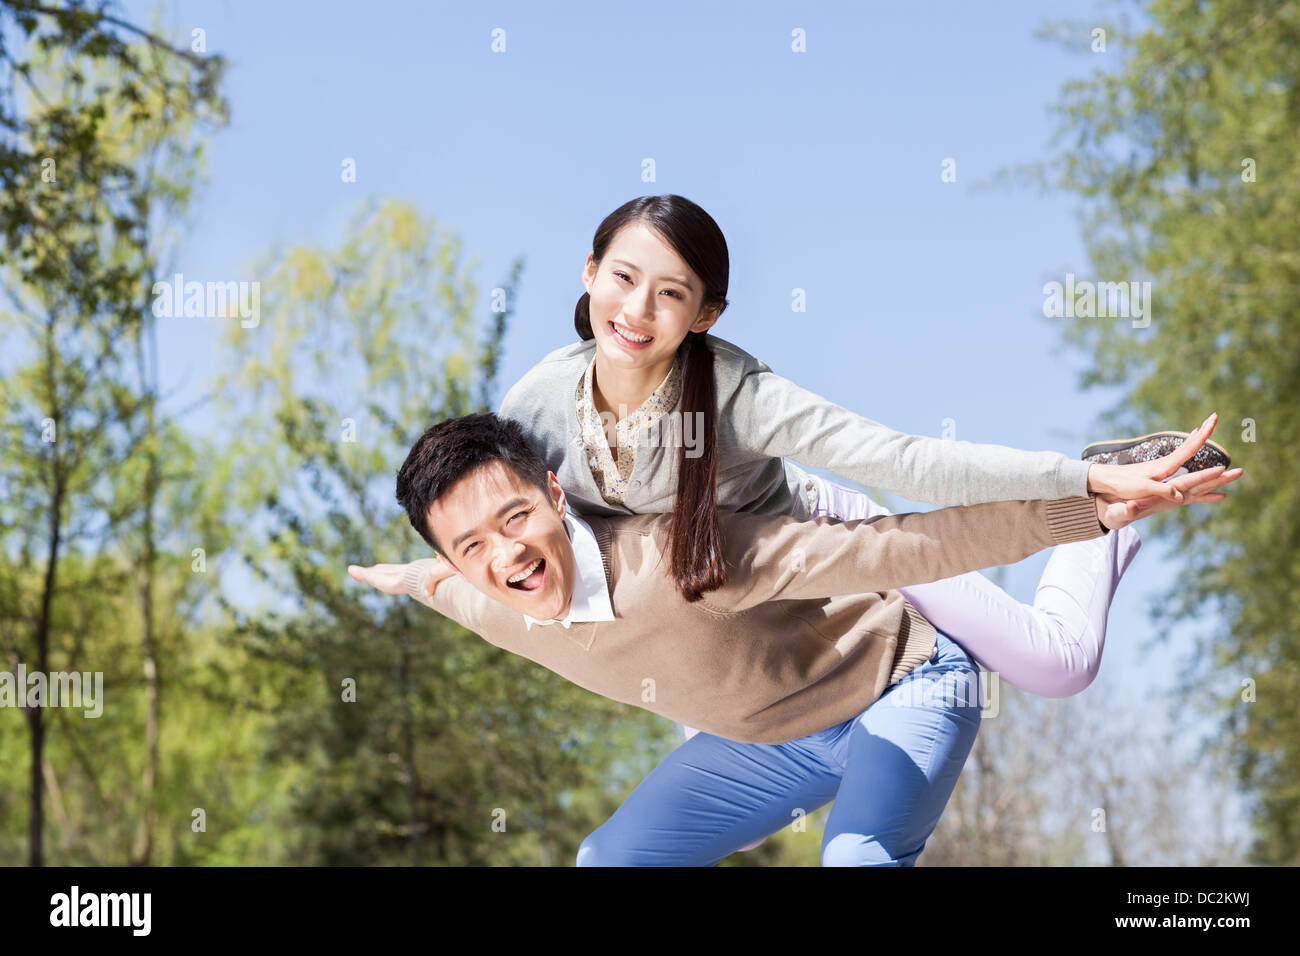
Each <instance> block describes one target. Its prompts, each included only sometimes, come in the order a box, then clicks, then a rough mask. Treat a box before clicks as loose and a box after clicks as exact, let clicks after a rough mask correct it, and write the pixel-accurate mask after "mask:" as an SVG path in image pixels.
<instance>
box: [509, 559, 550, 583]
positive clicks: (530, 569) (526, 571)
mask: <svg viewBox="0 0 1300 956" xmlns="http://www.w3.org/2000/svg"><path fill="white" fill-rule="evenodd" d="M541 563H542V559H541V558H538V559H537V560H536V561H534V562H533V563H532V564H530V565H529V566H528V567H526V568H524V569H523V570H522V571H520V572H519V573H518V574H516V575H515V576H514V577H513V578H507V579H506V580H507V581H509V583H511V584H518V583H519V582H520V581H522V580H523V579H524V578H526V577H528V575H530V574H532V573H533V572H534V571H536V570H537V566H538V565H539V564H541Z"/></svg>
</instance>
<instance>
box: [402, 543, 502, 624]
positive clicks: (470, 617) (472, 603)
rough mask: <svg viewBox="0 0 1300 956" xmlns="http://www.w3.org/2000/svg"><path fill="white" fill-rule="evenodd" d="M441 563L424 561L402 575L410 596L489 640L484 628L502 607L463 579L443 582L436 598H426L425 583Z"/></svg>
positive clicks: (434, 596)
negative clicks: (435, 567) (431, 572)
mask: <svg viewBox="0 0 1300 956" xmlns="http://www.w3.org/2000/svg"><path fill="white" fill-rule="evenodd" d="M437 563H438V560H437V559H436V558H420V559H418V560H415V561H412V562H410V563H409V564H408V565H407V566H406V570H405V571H404V572H403V573H402V584H403V585H404V586H405V587H406V594H407V596H408V597H411V598H414V599H415V600H416V601H419V602H420V603H421V604H423V605H424V606H425V607H427V608H432V609H433V610H435V611H437V612H438V613H439V614H441V615H442V616H443V617H448V618H451V619H452V620H453V621H455V622H456V623H457V624H459V625H460V626H461V627H464V628H466V629H468V630H471V631H473V632H474V633H476V634H480V635H483V636H485V637H486V636H487V635H486V634H484V628H485V626H486V625H487V624H488V622H489V620H490V619H491V617H492V616H493V612H494V611H495V610H497V609H499V608H500V605H498V604H496V602H494V601H492V600H490V599H489V598H488V597H487V596H486V595H484V594H483V593H482V592H481V591H479V590H478V589H477V588H476V587H474V585H472V584H470V583H469V582H468V581H466V580H465V579H464V578H463V577H461V576H460V575H453V576H452V577H449V578H445V579H443V580H442V581H439V582H438V587H437V588H436V589H435V590H434V592H433V595H432V596H429V595H427V594H425V593H424V579H425V578H426V577H428V576H429V572H430V571H431V570H432V569H433V567H434V566H435V565H436V564H437ZM494 643H495V642H494Z"/></svg>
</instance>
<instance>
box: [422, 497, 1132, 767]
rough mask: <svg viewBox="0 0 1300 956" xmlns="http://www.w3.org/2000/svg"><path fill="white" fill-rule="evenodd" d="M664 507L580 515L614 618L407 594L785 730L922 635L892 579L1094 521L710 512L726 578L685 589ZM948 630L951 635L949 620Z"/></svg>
mask: <svg viewBox="0 0 1300 956" xmlns="http://www.w3.org/2000/svg"><path fill="white" fill-rule="evenodd" d="M670 517H671V516H670V515H667V514H648V515H631V516H627V517H623V516H618V517H607V518H601V517H595V516H587V515H584V516H583V519H584V520H585V521H587V522H588V524H590V526H591V528H592V530H593V531H594V532H595V534H596V539H597V541H598V542H599V544H600V550H601V556H602V558H603V560H604V565H605V577H606V581H607V582H608V585H609V593H610V600H611V602H612V604H613V607H614V617H615V620H613V621H598V622H575V623H573V624H572V625H571V626H570V627H568V628H567V629H566V628H562V627H558V626H557V627H535V628H533V629H532V630H531V631H529V630H526V629H525V627H524V619H523V615H522V614H520V613H519V612H518V611H513V610H511V609H509V608H507V607H506V606H505V605H503V604H499V603H497V602H496V601H494V600H492V599H491V598H488V597H486V596H485V595H484V594H482V593H481V592H480V591H478V590H477V589H475V588H474V587H473V586H472V585H470V584H469V583H468V582H466V581H465V579H464V578H462V577H460V576H459V575H457V576H454V577H451V578H448V579H447V580H445V581H443V582H441V583H440V584H439V585H438V588H437V591H436V592H435V594H434V595H433V597H432V598H428V597H425V596H424V595H423V594H422V584H423V581H424V578H425V576H426V575H427V574H428V571H429V567H430V566H431V565H432V564H433V563H434V560H433V559H422V560H418V561H414V562H412V563H411V565H410V566H409V567H408V568H407V571H406V574H405V585H406V591H407V594H409V595H410V596H411V597H413V598H415V599H416V600H418V601H420V602H421V603H423V604H426V605H427V606H429V607H431V608H433V609H434V610H436V611H438V612H439V613H441V614H443V615H445V616H446V617H449V618H451V619H452V620H454V621H456V622H457V623H459V624H461V625H462V626H464V627H466V628H468V629H469V630H471V631H473V632H475V633H476V634H479V635H480V636H482V637H483V638H484V639H485V640H487V641H488V642H490V643H492V644H494V645H496V646H497V647H501V648H504V649H505V650H508V651H510V652H511V653H514V654H519V655H521V656H523V657H527V658H528V659H529V660H532V661H536V662H537V663H538V664H541V665H542V666H543V667H545V668H547V669H549V670H551V671H554V672H555V673H557V674H559V675H560V676H562V677H564V678H566V679H568V680H570V681H572V682H573V683H575V684H577V685H578V686H580V687H585V688H586V689H588V690H590V691H592V692H594V693H597V694H600V695H602V696H604V697H609V698H612V699H613V700H618V701H622V702H623V703H626V704H631V705H633V706H636V707H643V708H645V709H646V710H649V711H653V712H654V713H656V714H660V715H662V716H664V717H667V718H668V719H670V720H673V721H676V722H678V723H682V724H687V725H689V726H691V727H698V728H699V729H700V730H703V731H706V732H708V733H711V734H716V735H718V736H721V737H727V738H729V739H731V740H736V741H740V742H744V743H782V742H784V741H788V740H794V739H796V738H798V737H803V736H806V735H808V734H812V733H816V732H817V731H820V730H825V729H826V728H828V727H832V726H834V725H835V724H838V723H842V722H843V721H845V720H848V719H849V718H850V717H853V716H855V715H856V714H858V713H860V712H861V711H862V710H864V709H865V708H866V707H867V706H868V705H870V704H871V703H872V702H873V701H875V700H876V699H877V698H878V697H879V696H880V695H881V694H882V693H883V692H884V691H885V689H886V688H887V687H889V686H890V685H892V684H894V683H897V682H898V681H899V680H901V679H902V678H903V677H904V676H905V675H906V674H907V673H908V672H909V671H910V670H911V669H912V668H913V667H915V666H916V665H918V664H920V663H921V662H923V661H925V660H926V659H927V658H929V656H930V654H931V653H932V651H933V650H934V642H935V631H934V627H933V626H932V625H931V624H930V623H929V622H928V621H927V620H926V619H925V618H923V617H922V616H921V615H920V613H919V612H918V611H917V610H916V609H915V608H913V607H912V606H911V605H910V604H908V603H907V601H906V600H905V599H904V598H903V596H902V595H901V594H899V593H898V592H897V591H894V590H890V589H891V588H896V587H900V586H903V585H909V584H924V583H926V582H928V581H935V580H938V579H939V578H945V577H951V576H952V575H955V574H961V573H964V572H966V571H974V570H977V569H979V568H987V567H993V566H996V565H1003V564H1011V563H1014V562H1016V561H1020V560H1022V559H1024V558H1026V557H1028V556H1029V555H1031V554H1034V553H1035V552H1037V551H1040V550H1042V549H1043V548H1048V547H1051V546H1053V545H1056V544H1062V543H1065V542H1068V541H1083V540H1087V539H1089V538H1095V537H1099V536H1100V535H1102V534H1104V533H1105V530H1106V529H1105V528H1103V527H1102V526H1101V525H1100V524H1099V523H1098V521H1097V514H1096V509H1095V506H1094V504H1093V499H1092V497H1091V496H1081V497H1074V498H1060V499H1054V500H1037V501H1000V502H992V503H987V504H978V505H968V506H964V507H953V508H943V509H940V510H938V511H931V512H927V513H924V514H900V515H881V516H877V517H875V518H866V519H862V520H856V521H839V520H837V519H835V518H815V519H812V520H806V521H800V520H798V519H796V518H793V517H789V516H779V515H760V514H750V513H744V512H722V513H720V519H721V527H722V534H723V542H724V552H725V557H726V561H727V567H728V575H729V583H728V584H727V585H726V586H725V587H723V588H720V589H719V590H716V591H710V592H708V593H706V594H705V596H704V599H703V600H701V601H698V602H695V603H688V602H686V601H685V600H683V599H682V597H681V595H680V594H679V593H678V592H677V590H676V588H675V587H674V586H673V582H672V580H671V579H670V578H669V577H668V575H667V574H666V573H665V570H664V569H665V568H666V567H667V543H668V542H667V532H668V522H669V520H670ZM957 636H958V637H960V635H957Z"/></svg>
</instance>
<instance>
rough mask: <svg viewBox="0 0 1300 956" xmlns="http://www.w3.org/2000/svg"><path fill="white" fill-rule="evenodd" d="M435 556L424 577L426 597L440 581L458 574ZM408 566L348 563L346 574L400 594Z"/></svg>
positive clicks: (387, 592) (384, 590)
mask: <svg viewBox="0 0 1300 956" xmlns="http://www.w3.org/2000/svg"><path fill="white" fill-rule="evenodd" d="M435 558H436V561H435V562H434V564H433V568H432V570H431V571H430V572H429V574H428V576H427V577H425V579H424V593H425V596H426V597H433V592H434V590H436V589H437V587H438V584H439V583H440V582H442V581H445V580H447V579H448V578H449V577H451V576H452V575H453V574H460V572H459V571H457V570H456V569H455V568H453V567H452V566H451V563H450V562H449V561H448V560H447V559H446V558H443V557H440V556H438V555H435ZM408 567H409V565H406V564H375V565H371V566H370V567H368V568H363V567H361V566H360V565H357V564H349V565H348V574H350V575H352V577H353V578H354V579H356V580H357V581H360V582H361V583H362V584H369V585H370V586H371V587H373V588H376V589H377V590H380V591H383V592H384V593H385V594H402V593H404V592H405V591H406V586H405V585H404V584H403V582H402V575H403V574H405V573H406V569H407V568H408Z"/></svg>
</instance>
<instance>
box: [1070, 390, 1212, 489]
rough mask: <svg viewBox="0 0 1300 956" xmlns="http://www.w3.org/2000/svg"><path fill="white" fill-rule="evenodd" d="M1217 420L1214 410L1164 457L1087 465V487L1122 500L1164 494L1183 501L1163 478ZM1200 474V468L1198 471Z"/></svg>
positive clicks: (1192, 452)
mask: <svg viewBox="0 0 1300 956" xmlns="http://www.w3.org/2000/svg"><path fill="white" fill-rule="evenodd" d="M1218 420H1219V415H1218V413H1217V412H1215V413H1214V414H1212V415H1210V417H1209V418H1207V419H1206V420H1205V421H1203V422H1201V427H1200V428H1198V429H1196V431H1194V432H1191V433H1190V434H1189V435H1188V436H1187V437H1186V438H1185V439H1184V440H1183V443H1182V444H1181V445H1179V446H1178V447H1177V448H1175V449H1174V450H1173V451H1172V452H1170V453H1169V454H1168V455H1165V457H1163V458H1157V459H1155V460H1154V461H1146V462H1142V463H1140V464H1133V465H1090V466H1089V467H1088V490H1089V491H1091V492H1093V493H1094V494H1098V495H1110V496H1112V497H1113V498H1117V499H1120V500H1122V501H1141V500H1144V499H1146V498H1165V499H1168V500H1169V501H1170V502H1171V507H1172V505H1178V504H1182V502H1181V501H1180V500H1179V495H1180V494H1181V493H1182V492H1181V490H1180V487H1181V486H1179V485H1178V484H1177V483H1176V482H1172V481H1170V482H1163V481H1161V480H1160V479H1162V478H1168V477H1169V476H1170V475H1172V474H1173V473H1174V472H1176V471H1177V470H1178V469H1179V468H1181V467H1182V466H1183V464H1184V463H1185V462H1187V460H1188V459H1189V458H1191V457H1192V456H1193V455H1195V454H1196V453H1197V452H1198V451H1200V449H1201V446H1202V445H1204V444H1205V440H1206V439H1207V438H1209V437H1210V434H1211V432H1213V431H1214V426H1215V424H1216V423H1217V422H1218ZM1200 473H1201V474H1203V472H1200Z"/></svg>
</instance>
